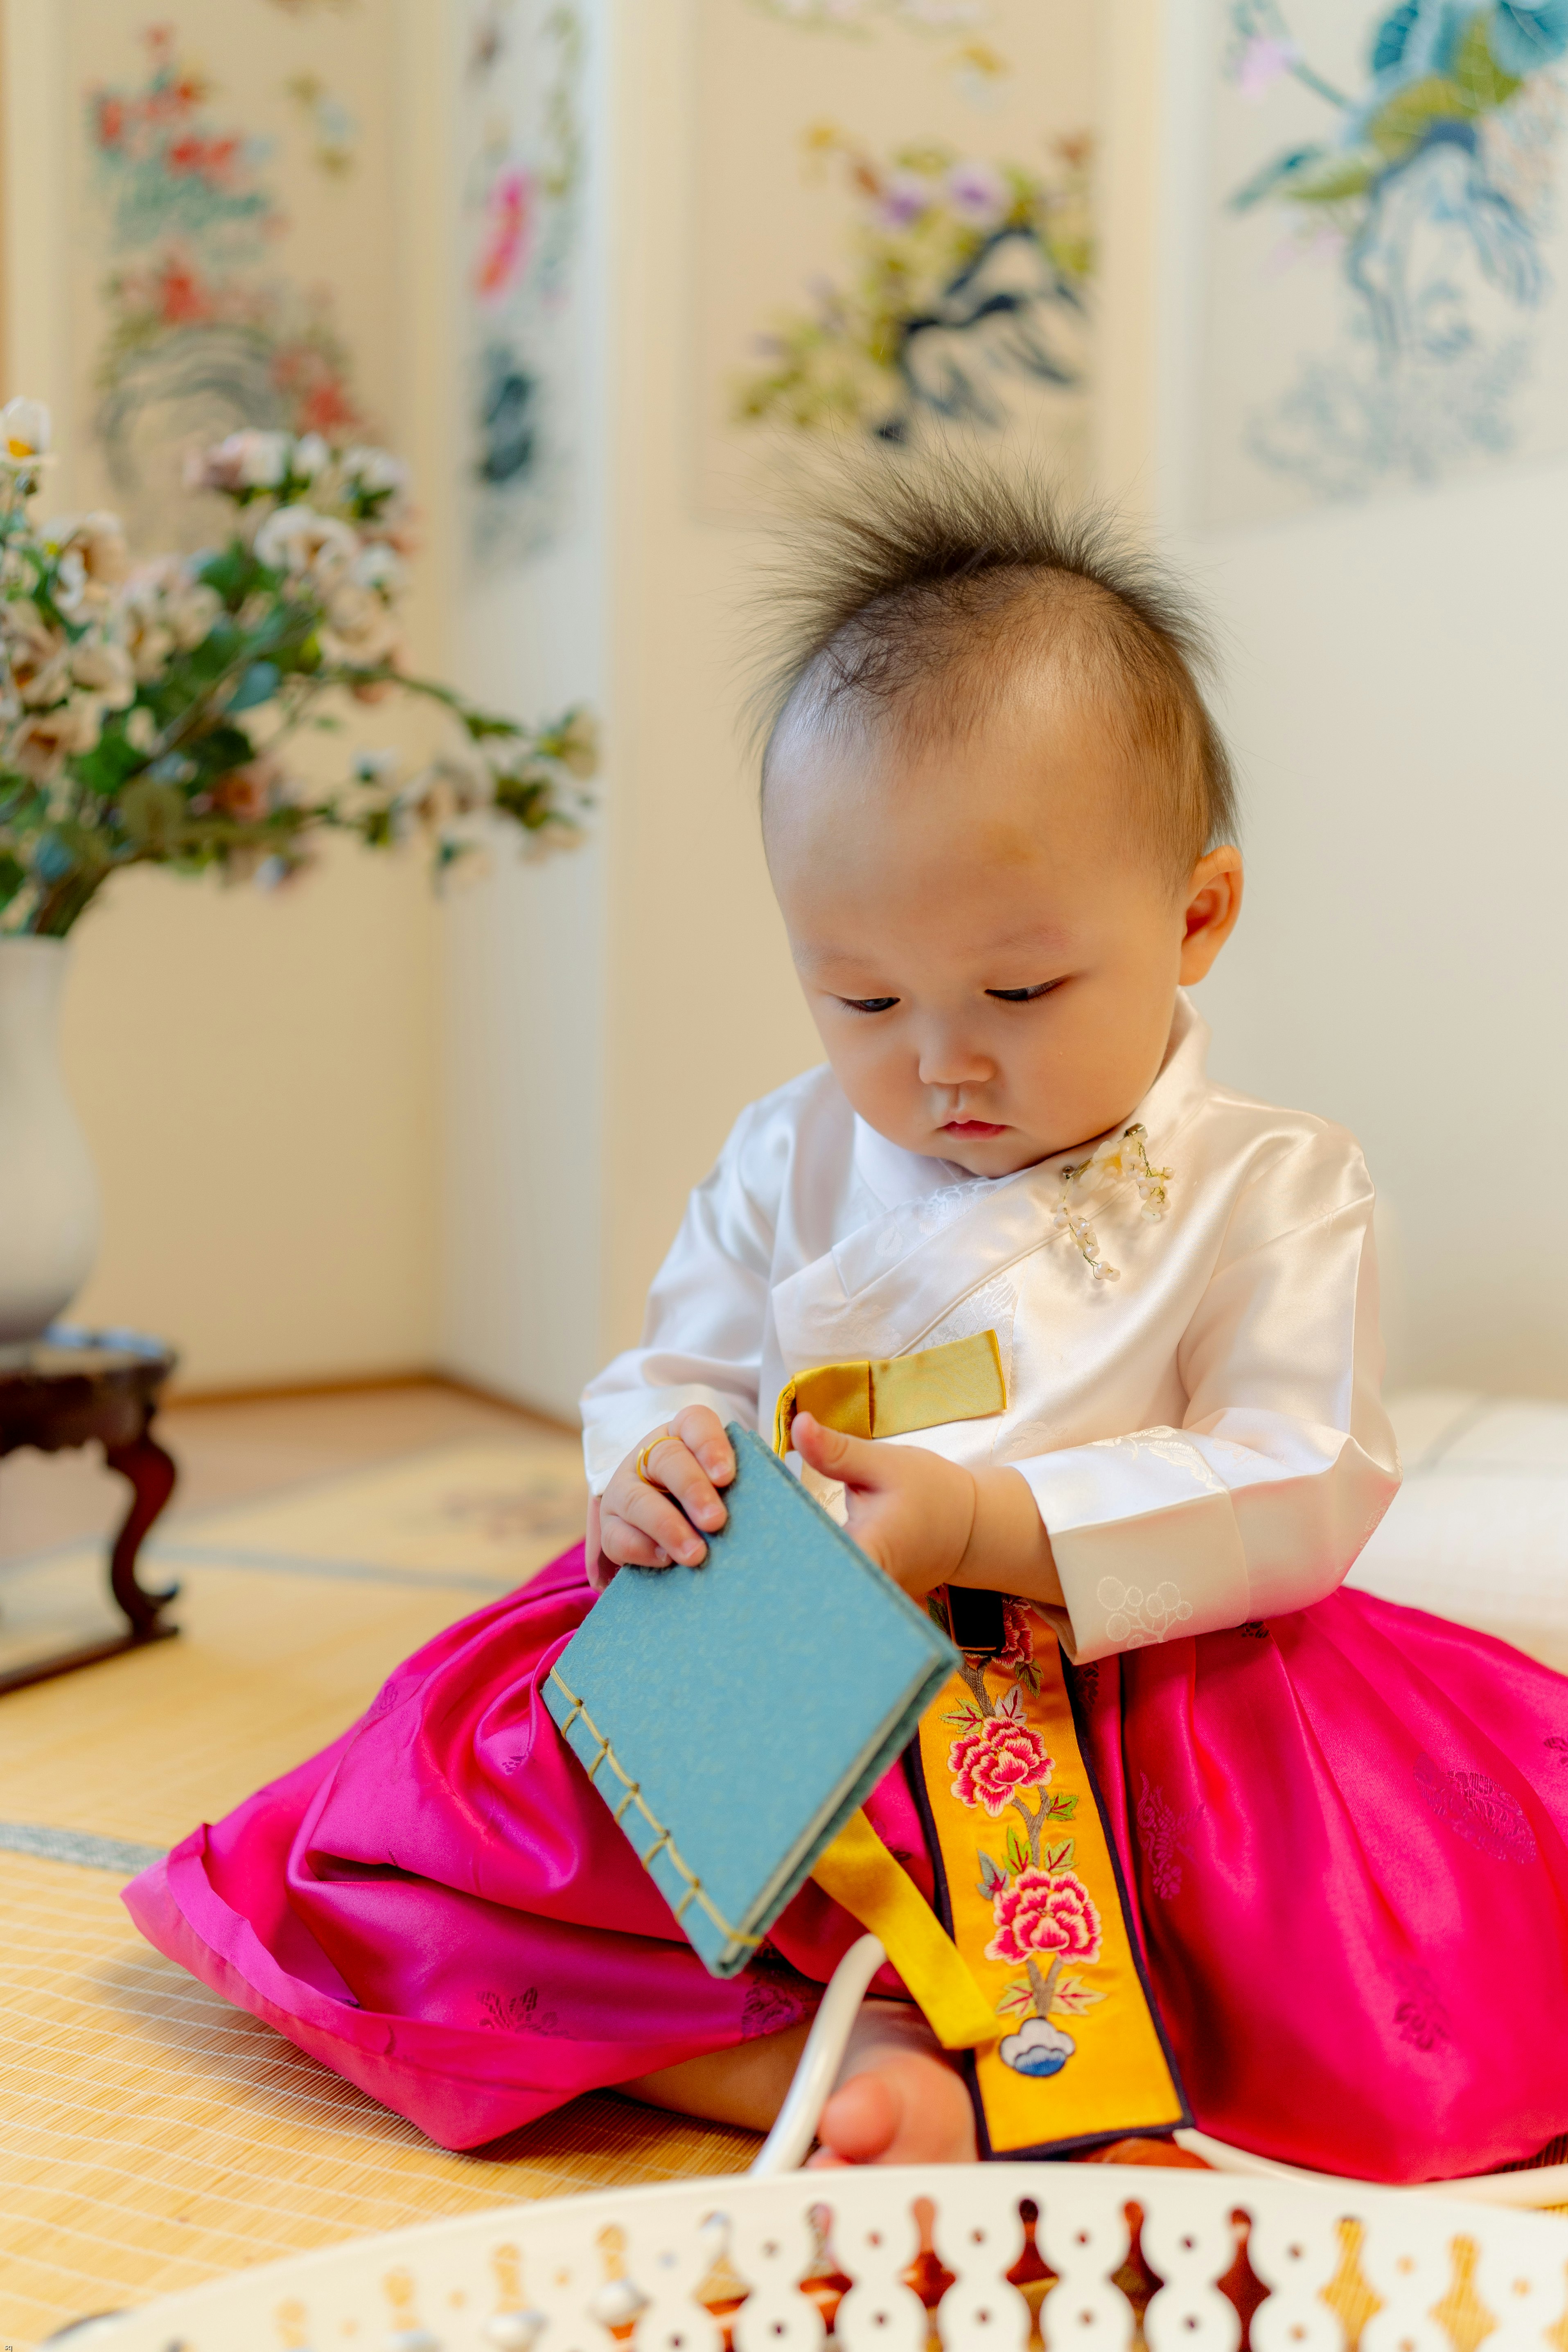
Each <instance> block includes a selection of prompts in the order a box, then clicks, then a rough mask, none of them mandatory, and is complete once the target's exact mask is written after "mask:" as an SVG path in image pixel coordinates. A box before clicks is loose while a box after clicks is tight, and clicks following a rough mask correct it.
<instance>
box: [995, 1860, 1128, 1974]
mask: <svg viewBox="0 0 1568 2352" xmlns="http://www.w3.org/2000/svg"><path fill="white" fill-rule="evenodd" d="M991 1907H992V1914H993V1916H994V1919H995V1921H996V1933H995V1935H994V1937H992V1939H991V1941H990V1942H989V1943H988V1944H987V1945H986V1947H985V1957H986V1958H987V1959H988V1960H1027V1959H1028V1958H1029V1957H1030V1955H1031V1954H1032V1953H1035V1952H1051V1953H1057V1952H1059V1953H1060V1954H1061V1956H1062V1958H1064V1959H1069V1960H1097V1959H1098V1958H1100V1914H1099V1912H1098V1911H1097V1910H1096V1909H1095V1907H1094V1905H1093V1903H1092V1901H1091V1900H1090V1898H1089V1891H1088V1889H1087V1888H1086V1887H1085V1885H1084V1883H1083V1881H1082V1879H1081V1878H1079V1876H1078V1874H1076V1872H1074V1871H1070V1870H1062V1871H1055V1870H1034V1869H1029V1870H1021V1871H1020V1872H1019V1873H1018V1875H1017V1877H1016V1879H1015V1880H1014V1881H1013V1883H1012V1885H1010V1886H999V1887H998V1888H997V1890H996V1893H995V1895H994V1897H993V1900H992V1906H991Z"/></svg>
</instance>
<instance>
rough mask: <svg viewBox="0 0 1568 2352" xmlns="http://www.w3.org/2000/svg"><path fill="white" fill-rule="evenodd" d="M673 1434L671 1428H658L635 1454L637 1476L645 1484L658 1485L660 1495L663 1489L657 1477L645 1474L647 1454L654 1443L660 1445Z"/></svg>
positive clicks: (653, 1446)
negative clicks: (638, 1452) (639, 1451)
mask: <svg viewBox="0 0 1568 2352" xmlns="http://www.w3.org/2000/svg"><path fill="white" fill-rule="evenodd" d="M673 1435H674V1432H673V1431H672V1430H668V1429H661V1430H659V1431H658V1433H657V1434H656V1435H654V1436H652V1437H650V1438H649V1439H648V1442H647V1444H646V1445H645V1446H644V1447H643V1449H642V1452H641V1453H640V1454H638V1455H637V1476H638V1477H639V1478H640V1479H641V1480H642V1482H643V1485H644V1486H658V1479H657V1478H650V1477H649V1476H648V1475H647V1465H648V1456H649V1454H651V1453H652V1452H653V1450H654V1448H655V1446H656V1445H662V1444H664V1442H665V1440H666V1439H667V1438H670V1437H673ZM658 1491H659V1493H660V1494H661V1495H662V1494H663V1493H664V1491H665V1490H664V1488H663V1487H662V1486H658Z"/></svg>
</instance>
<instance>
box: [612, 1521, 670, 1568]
mask: <svg viewBox="0 0 1568 2352" xmlns="http://www.w3.org/2000/svg"><path fill="white" fill-rule="evenodd" d="M599 1549H600V1552H601V1554H602V1555H603V1557H604V1559H605V1560H606V1561H608V1563H609V1565H610V1567H611V1569H612V1570H615V1569H617V1568H668V1566H669V1554H668V1552H667V1551H666V1550H665V1549H664V1546H663V1545H662V1544H658V1543H655V1541H654V1539H653V1538H652V1537H651V1536H650V1535H647V1534H645V1533H644V1531H643V1529H642V1528H635V1527H633V1525H632V1523H631V1521H630V1520H629V1519H624V1518H622V1517H621V1515H620V1513H619V1512H618V1511H611V1510H606V1511H605V1515H604V1523H603V1525H602V1526H601V1528H600V1530H599Z"/></svg>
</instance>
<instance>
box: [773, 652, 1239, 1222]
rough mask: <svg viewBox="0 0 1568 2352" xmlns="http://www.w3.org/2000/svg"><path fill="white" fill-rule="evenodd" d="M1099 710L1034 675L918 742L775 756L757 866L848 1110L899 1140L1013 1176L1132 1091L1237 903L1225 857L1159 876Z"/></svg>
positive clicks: (1082, 1132)
mask: <svg viewBox="0 0 1568 2352" xmlns="http://www.w3.org/2000/svg"><path fill="white" fill-rule="evenodd" d="M1128 809H1129V788H1128V783H1127V779H1126V774H1125V771H1124V767H1123V764H1122V755H1121V752H1120V751H1118V749H1117V747H1116V745H1115V743H1114V741H1113V740H1111V739H1110V735H1109V733H1108V731H1107V730H1106V727H1105V724H1104V721H1103V719H1101V718H1100V717H1099V716H1098V715H1097V714H1096V713H1095V712H1093V711H1092V710H1091V709H1079V708H1078V707H1076V706H1075V705H1073V704H1071V703H1068V702H1064V701H1063V699H1062V698H1061V697H1060V696H1059V695H1058V694H1056V693H1055V692H1054V691H1053V690H1052V689H1051V688H1049V686H1048V684H1047V683H1046V682H1042V683H1041V685H1040V686H1039V687H1038V688H1037V689H1034V690H1033V691H1031V690H1030V689H1029V688H1024V689H1023V690H1022V691H1021V693H1020V694H1019V695H1018V697H1017V698H1015V699H1012V700H1010V704H1009V708H1008V710H1007V711H1006V713H1005V715H1004V716H1002V717H999V718H998V719H996V720H994V722H992V723H990V724H989V725H987V726H986V727H984V728H983V729H980V730H976V731H975V732H973V734H971V735H970V736H968V737H967V738H966V739H965V740H963V741H961V742H958V743H956V744H952V745H948V746H946V747H936V748H932V749H931V750H929V751H923V752H921V753H918V754H914V755H907V756H906V755H900V754H898V753H896V752H893V751H883V750H881V749H879V747H878V746H877V745H876V744H875V743H874V742H855V743H846V744H839V745H832V744H830V743H826V742H824V741H823V740H821V739H820V738H807V737H805V736H804V735H802V736H799V737H796V738H795V739H794V740H789V739H786V740H785V741H784V743H782V744H780V745H778V746H776V747H775V751H774V755H773V765H772V768H771V772H770V779H769V785H768V802H767V827H766V829H767V845H768V859H769V865H770V866H771V869H772V873H773V886H774V888H775V889H776V891H777V893H778V898H779V904H780V906H781V908H783V911H784V922H785V925H786V926H787V928H788V931H789V936H790V944H791V947H792V949H793V950H794V954H795V968H796V970H797V971H798V972H799V974H800V978H801V983H802V985H803V987H804V988H805V994H806V1001H807V1003H809V1004H810V1006H811V1009H812V1013H813V1015H814V1017H815V1019H816V1025H817V1028H818V1030H819V1031H820V1032H821V1035H822V1042H823V1045H825V1046H826V1051H827V1057H828V1060H829V1061H830V1062H831V1063H832V1065H833V1068H834V1072H835V1074H836V1076H837V1078H838V1081H839V1084H840V1085H841V1086H842V1087H843V1089H844V1092H845V1094H846V1095H847V1097H848V1098H849V1100H850V1102H851V1103H852V1104H853V1105H854V1107H855V1108H856V1109H857V1110H858V1112H859V1113H860V1115H861V1117H862V1118H864V1119H866V1120H867V1121H868V1123H869V1125H870V1126H872V1127H874V1128H875V1129H877V1130H878V1131H879V1133H880V1134H882V1135H885V1136H887V1137H889V1139H891V1140H892V1141H893V1142H895V1143H900V1144H902V1145H903V1146H904V1147H905V1149H906V1150H910V1151H918V1152H921V1153H925V1154H927V1155H929V1156H931V1157H933V1158H936V1159H940V1160H952V1161H955V1162H956V1163H957V1165H958V1166H959V1167H961V1168H964V1169H967V1170H969V1171H972V1172H973V1174H975V1175H980V1176H1006V1175H1011V1174H1012V1173H1013V1171H1015V1170H1016V1169H1019V1168H1027V1167H1031V1166H1032V1165H1033V1164H1034V1163H1035V1161H1037V1160H1045V1159H1048V1158H1049V1157H1050V1156H1051V1155H1052V1154H1053V1153H1054V1152H1058V1151H1067V1150H1071V1149H1073V1148H1074V1146H1076V1145H1078V1144H1081V1143H1085V1142H1087V1141H1089V1139H1091V1138H1093V1137H1096V1136H1100V1135H1103V1134H1104V1133H1106V1132H1107V1130H1108V1129H1111V1128H1114V1127H1116V1126H1117V1125H1118V1124H1119V1123H1121V1121H1123V1120H1124V1119H1125V1118H1127V1116H1128V1114H1129V1113H1130V1112H1131V1110H1132V1109H1133V1108H1134V1107H1135V1106H1136V1105H1137V1103H1138V1102H1139V1101H1140V1100H1141V1098H1142V1096H1143V1095H1144V1094H1146V1093H1147V1091H1148V1089H1149V1087H1150V1086H1151V1085H1152V1082H1153V1079H1154V1077H1155V1076H1156V1075H1157V1073H1158V1071H1159V1068H1160V1065H1161V1062H1162V1060H1163V1056H1164V1052H1165V1046H1166V1042H1167V1040H1168V1037H1169V1034H1170V1028H1171V1020H1172V1015H1173V1010H1174V1003H1175V992H1176V990H1177V988H1178V986H1180V985H1182V984H1183V983H1184V982H1192V981H1194V980H1198V979H1201V978H1202V977H1203V974H1204V972H1205V971H1207V970H1208V967H1209V965H1210V964H1211V963H1212V962H1213V961H1214V958H1215V955H1216V954H1217V953H1218V951H1219V948H1220V946H1221V944H1222V943H1223V940H1224V939H1225V938H1226V936H1227V935H1228V933H1229V930H1230V929H1231V926H1232V925H1233V923H1234V922H1235V919H1236V915H1237V911H1238V909H1239V905H1240V881H1241V873H1240V864H1241V861H1240V858H1239V856H1237V852H1236V851H1235V850H1233V849H1221V850H1215V851H1214V852H1212V853H1211V854H1210V855H1209V856H1207V857H1205V858H1204V859H1203V860H1202V861H1201V862H1200V864H1199V866H1197V868H1196V869H1195V871H1194V877H1193V878H1192V882H1191V884H1190V885H1186V886H1182V887H1173V881H1172V877H1171V875H1170V873H1169V871H1168V869H1166V868H1163V867H1162V866H1159V865H1158V864H1157V863H1156V862H1155V860H1154V858H1153V856H1152V852H1151V851H1150V850H1149V849H1148V848H1147V847H1146V846H1145V845H1143V843H1142V841H1141V840H1140V839H1139V838H1138V836H1137V835H1136V833H1135V831H1134V830H1133V829H1132V828H1131V825H1130V823H1129V817H1128Z"/></svg>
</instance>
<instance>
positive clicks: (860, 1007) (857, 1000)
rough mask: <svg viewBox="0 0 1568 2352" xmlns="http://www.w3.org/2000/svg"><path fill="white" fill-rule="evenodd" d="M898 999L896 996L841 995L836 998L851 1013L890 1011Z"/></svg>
mask: <svg viewBox="0 0 1568 2352" xmlns="http://www.w3.org/2000/svg"><path fill="white" fill-rule="evenodd" d="M898 1001H899V1000H898V998H897V997H896V996H841V997H840V998H839V1000H838V1002H839V1003H840V1004H847V1006H848V1008H849V1010H850V1012H851V1013H890V1012H891V1011H892V1009H893V1006H894V1005H895V1004H896V1003H898Z"/></svg>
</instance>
